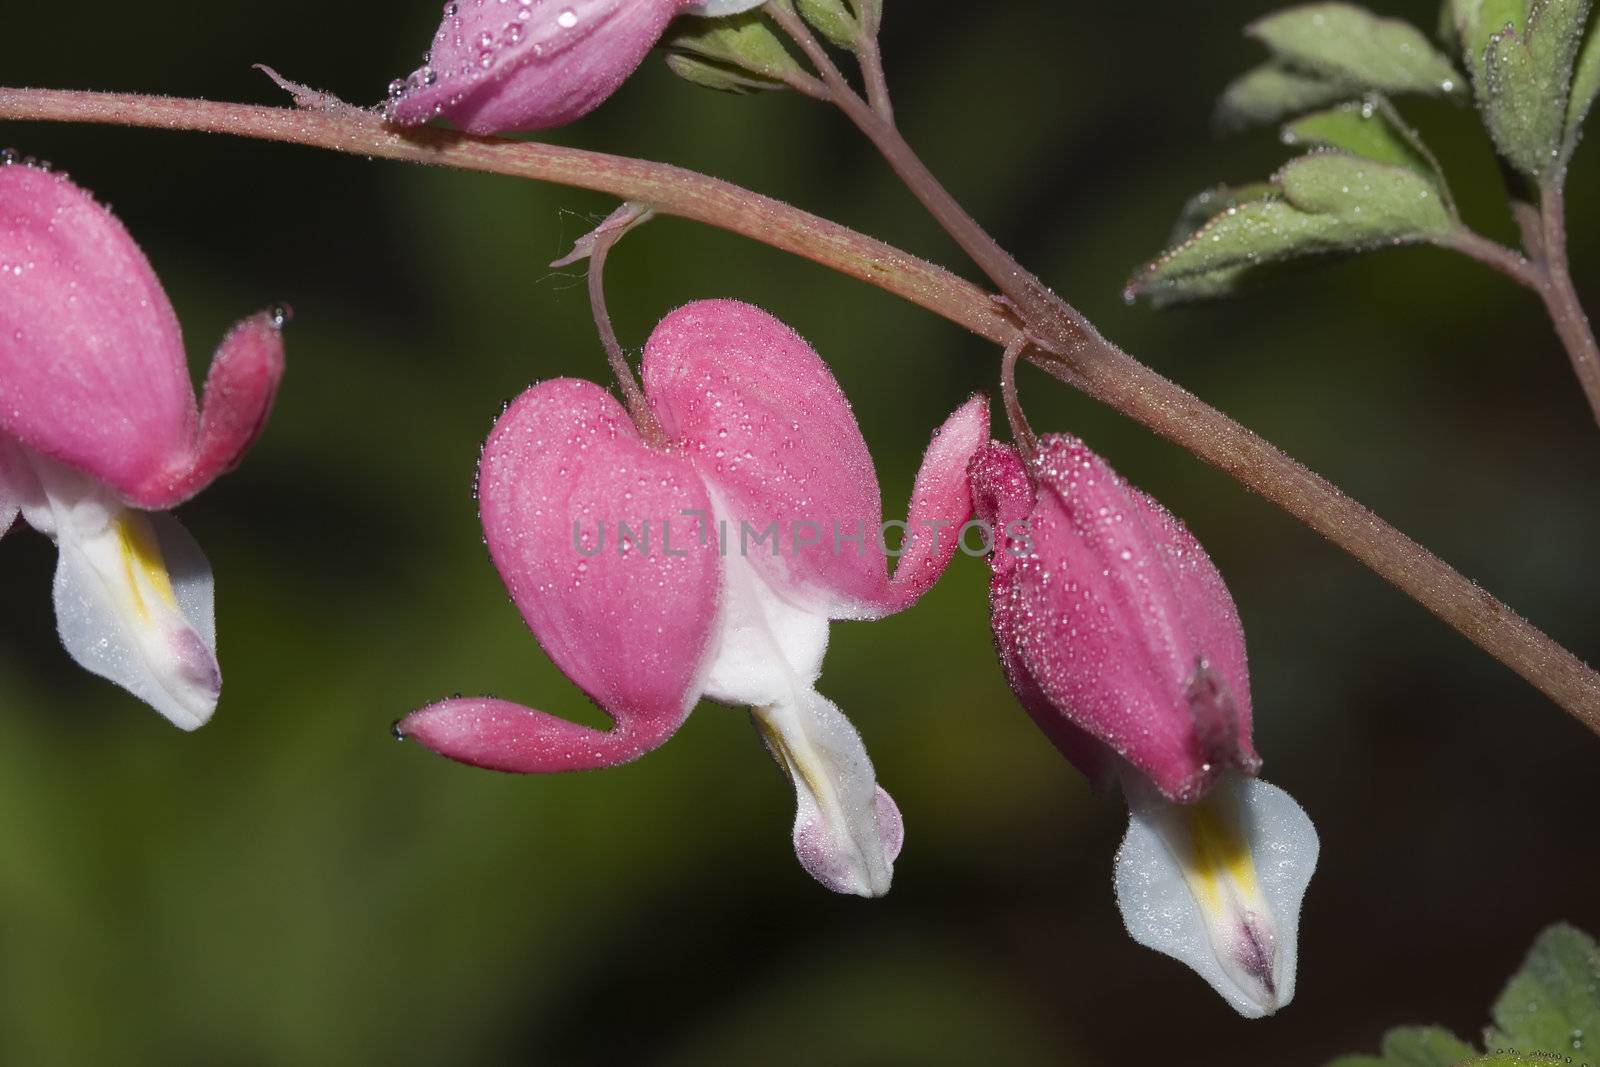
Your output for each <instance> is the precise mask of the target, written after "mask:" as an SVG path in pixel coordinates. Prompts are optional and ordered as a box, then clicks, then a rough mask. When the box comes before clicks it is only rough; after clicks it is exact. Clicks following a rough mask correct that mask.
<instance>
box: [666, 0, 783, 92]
mask: <svg viewBox="0 0 1600 1067" xmlns="http://www.w3.org/2000/svg"><path fill="white" fill-rule="evenodd" d="M672 25H673V28H672V29H671V30H670V31H668V33H667V35H666V36H665V37H664V38H662V41H661V43H662V46H663V47H665V48H666V50H667V66H669V67H670V68H672V71H673V73H675V74H677V75H678V76H679V77H680V78H685V79H687V80H689V81H691V82H694V83H695V84H696V85H704V86H706V87H707V88H711V89H721V90H723V91H725V92H736V93H750V92H758V91H760V90H764V89H782V88H784V86H785V82H784V79H785V78H786V77H790V76H793V75H798V74H803V73H804V72H805V71H804V68H803V67H801V66H800V63H799V61H797V60H796V59H795V58H794V56H793V55H791V54H790V53H789V50H788V49H787V48H785V47H784V46H783V42H782V41H781V40H780V39H779V38H778V35H777V33H776V32H774V31H773V29H772V27H771V26H770V25H768V24H767V22H766V20H765V19H763V18H762V17H761V13H760V11H759V10H757V11H750V12H746V13H745V14H743V15H728V16H723V17H721V18H680V19H678V20H677V21H676V22H674V23H673V24H672Z"/></svg>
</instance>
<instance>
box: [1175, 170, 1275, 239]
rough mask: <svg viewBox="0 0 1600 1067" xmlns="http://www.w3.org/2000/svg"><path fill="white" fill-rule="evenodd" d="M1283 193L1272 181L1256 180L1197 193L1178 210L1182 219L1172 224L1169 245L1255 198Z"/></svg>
mask: <svg viewBox="0 0 1600 1067" xmlns="http://www.w3.org/2000/svg"><path fill="white" fill-rule="evenodd" d="M1281 192H1282V191H1281V190H1280V189H1279V188H1278V187H1277V186H1276V185H1273V184H1272V183H1271V182H1252V183H1250V184H1248V185H1218V186H1214V187H1212V188H1210V189H1207V190H1205V191H1204V192H1200V193H1196V194H1195V195H1194V196H1191V197H1190V198H1189V202H1188V203H1187V204H1184V205H1183V210H1182V211H1181V212H1179V213H1178V221H1177V222H1175V223H1173V225H1172V233H1171V235H1170V236H1169V237H1168V238H1167V244H1168V245H1169V246H1172V245H1180V244H1182V243H1183V242H1184V241H1187V240H1188V239H1189V238H1190V237H1192V236H1193V235H1194V233H1195V231H1197V230H1199V229H1200V227H1202V226H1204V225H1205V224H1206V223H1208V222H1210V221H1211V220H1212V219H1214V218H1216V217H1217V216H1218V215H1221V214H1223V213H1224V212H1227V211H1229V210H1230V209H1233V208H1237V207H1238V206H1239V205H1240V204H1247V203H1249V202H1250V201H1252V200H1266V199H1268V198H1269V197H1274V196H1279V195H1281Z"/></svg>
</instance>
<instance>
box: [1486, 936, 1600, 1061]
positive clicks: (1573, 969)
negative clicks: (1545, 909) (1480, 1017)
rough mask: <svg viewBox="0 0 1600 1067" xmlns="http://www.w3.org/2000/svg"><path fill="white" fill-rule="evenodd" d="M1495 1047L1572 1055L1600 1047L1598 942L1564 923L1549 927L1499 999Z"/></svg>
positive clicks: (1492, 1033)
mask: <svg viewBox="0 0 1600 1067" xmlns="http://www.w3.org/2000/svg"><path fill="white" fill-rule="evenodd" d="M1493 1016H1494V1023H1495V1025H1494V1027H1493V1028H1491V1029H1490V1030H1489V1033H1488V1035H1487V1037H1486V1040H1485V1043H1486V1044H1487V1045H1488V1046H1489V1047H1490V1048H1493V1049H1508V1050H1509V1049H1515V1050H1517V1051H1518V1052H1521V1053H1527V1052H1547V1053H1554V1054H1557V1055H1561V1056H1571V1055H1572V1054H1573V1053H1574V1052H1575V1051H1581V1050H1583V1049H1585V1048H1591V1049H1593V1048H1600V1044H1597V1043H1600V948H1597V947H1596V946H1595V943H1594V939H1593V938H1591V937H1590V936H1589V935H1588V934H1585V933H1584V932H1583V931H1581V930H1578V929H1576V928H1574V927H1571V926H1567V925H1565V924H1558V925H1556V926H1552V927H1550V928H1549V929H1547V930H1545V931H1544V933H1542V934H1540V935H1539V939H1538V940H1537V941H1535V942H1534V944H1533V949H1532V951H1530V952H1529V953H1528V958H1527V959H1526V960H1525V961H1524V962H1523V964H1522V969H1521V970H1519V971H1518V972H1517V973H1516V974H1515V975H1513V976H1512V978H1511V981H1510V982H1509V983H1507V984H1506V988H1505V992H1503V993H1501V994H1500V999H1499V1000H1497V1001H1495V1004H1494V1009H1493Z"/></svg>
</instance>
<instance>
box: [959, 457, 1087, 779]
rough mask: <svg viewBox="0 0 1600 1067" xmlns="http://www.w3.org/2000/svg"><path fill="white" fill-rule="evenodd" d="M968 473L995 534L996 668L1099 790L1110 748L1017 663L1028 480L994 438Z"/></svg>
mask: <svg viewBox="0 0 1600 1067" xmlns="http://www.w3.org/2000/svg"><path fill="white" fill-rule="evenodd" d="M971 474H972V496H973V502H974V505H975V508H976V513H977V516H978V518H979V519H981V520H983V521H984V522H987V523H988V524H989V528H990V529H991V530H993V531H994V537H995V550H994V553H993V555H992V556H991V557H990V565H991V567H992V568H993V570H994V576H993V577H992V578H991V579H990V581H989V607H990V612H991V615H990V621H991V624H992V625H993V628H994V643H995V651H996V652H997V653H998V654H999V657H1000V669H1001V670H1002V671H1003V672H1004V673H1005V677H1006V681H1007V683H1009V684H1010V686H1011V691H1012V693H1013V694H1014V695H1015V696H1016V698H1017V701H1018V703H1020V704H1021V705H1022V707H1023V710H1025V711H1026V712H1027V713H1028V715H1029V717H1031V718H1032V719H1033V721H1034V723H1035V724H1037V725H1038V727H1039V729H1040V730H1041V731H1043V733H1044V735H1045V736H1046V737H1048V738H1049V739H1050V741H1051V743H1053V744H1054V745H1055V746H1056V748H1057V749H1058V750H1059V751H1060V752H1061V754H1062V755H1063V756H1065V757H1066V758H1067V760H1068V761H1069V762H1071V763H1072V765H1073V766H1074V767H1077V768H1078V770H1079V771H1080V772H1082V773H1083V775H1084V777H1086V778H1088V779H1089V781H1090V782H1092V783H1094V785H1095V787H1096V788H1098V789H1104V788H1106V787H1108V786H1109V785H1110V784H1111V782H1112V780H1113V778H1114V775H1115V765H1114V760H1113V759H1112V756H1111V753H1110V751H1109V750H1108V749H1107V748H1106V747H1105V745H1103V744H1101V743H1100V741H1098V740H1096V739H1095V738H1094V737H1093V736H1091V735H1090V734H1087V733H1085V732H1084V731H1083V729H1082V728H1080V727H1079V726H1077V725H1075V724H1074V723H1073V722H1072V720H1071V719H1069V718H1068V717H1067V716H1066V715H1064V714H1062V713H1061V711H1060V710H1059V709H1057V707H1056V706H1055V704H1053V703H1052V702H1051V700H1050V698H1049V697H1048V696H1046V695H1045V693H1044V692H1043V690H1041V689H1040V688H1039V684H1038V683H1037V682H1036V681H1034V678H1033V675H1032V674H1031V673H1030V672H1029V670H1028V668H1027V666H1026V664H1025V663H1024V662H1023V656H1022V651H1023V647H1024V646H1025V645H1026V643H1027V641H1028V640H1029V637H1030V630H1031V629H1032V628H1033V626H1034V623H1035V622H1036V620H1035V619H1033V618H1031V617H1030V616H1029V614H1028V612H1027V607H1026V604H1025V603H1024V602H1023V601H1022V599H1021V598H1020V597H1018V596H1017V595H1016V585H1015V583H1014V582H1013V581H1012V575H1013V572H1014V571H1015V569H1016V565H1017V561H1018V559H1019V558H1020V555H1021V554H1023V553H1025V552H1027V551H1028V545H1027V542H1026V541H1025V540H1024V538H1025V537H1026V533H1025V530H1026V523H1027V521H1028V518H1029V516H1030V515H1031V514H1032V512H1033V509H1034V492H1033V484H1032V483H1031V482H1030V481H1029V480H1028V475H1027V471H1026V469H1025V468H1024V467H1023V463H1022V458H1021V457H1020V456H1018V455H1017V453H1016V450H1015V449H1013V448H1011V447H1010V446H1008V445H1002V444H1000V443H998V442H991V443H990V444H988V445H986V446H985V447H984V448H983V449H982V451H980V452H979V453H978V454H977V455H976V456H974V457H973V460H972V466H971ZM1013 534H1015V535H1016V536H1012V535H1013Z"/></svg>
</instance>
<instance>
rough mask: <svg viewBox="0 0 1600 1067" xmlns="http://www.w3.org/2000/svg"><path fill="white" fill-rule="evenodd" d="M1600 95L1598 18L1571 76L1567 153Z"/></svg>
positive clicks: (1576, 142)
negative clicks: (1575, 69)
mask: <svg viewBox="0 0 1600 1067" xmlns="http://www.w3.org/2000/svg"><path fill="white" fill-rule="evenodd" d="M1597 97H1600V20H1596V22H1595V25H1594V28H1593V29H1591V30H1590V31H1589V40H1588V43H1586V44H1585V45H1584V46H1583V52H1582V53H1581V54H1580V55H1579V56H1578V65H1577V71H1576V73H1574V74H1573V76H1572V103H1570V104H1569V105H1567V155H1569V156H1570V155H1571V154H1572V150H1573V149H1574V148H1576V147H1577V146H1578V131H1579V130H1580V129H1581V128H1582V127H1583V120H1584V119H1586V118H1588V117H1589V109H1590V108H1592V107H1593V106H1594V102H1595V99H1596V98H1597Z"/></svg>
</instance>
